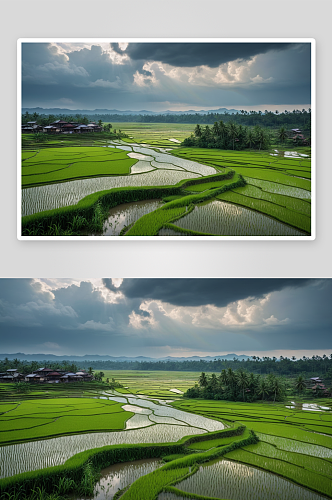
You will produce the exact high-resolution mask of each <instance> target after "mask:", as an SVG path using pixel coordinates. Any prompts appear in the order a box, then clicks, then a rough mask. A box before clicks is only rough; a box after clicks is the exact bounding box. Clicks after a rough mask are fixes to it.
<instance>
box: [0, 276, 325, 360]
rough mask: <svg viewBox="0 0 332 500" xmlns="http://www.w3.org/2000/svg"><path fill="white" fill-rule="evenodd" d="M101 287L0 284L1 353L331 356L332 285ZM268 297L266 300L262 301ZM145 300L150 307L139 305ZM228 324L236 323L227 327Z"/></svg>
mask: <svg viewBox="0 0 332 500" xmlns="http://www.w3.org/2000/svg"><path fill="white" fill-rule="evenodd" d="M53 281H54V280H53ZM68 282H70V280H68ZM51 283H52V280H51V281H50V282H49V283H48V286H50V284H51ZM104 284H105V285H106V287H105V288H104V287H103V286H101V285H100V283H99V284H98V287H97V288H96V286H95V285H93V284H92V283H91V282H90V281H83V280H82V281H79V280H76V284H71V285H70V286H65V284H63V283H62V282H61V281H59V282H58V283H57V284H56V285H54V286H53V289H52V290H49V289H45V287H46V286H47V285H46V283H45V282H44V283H42V284H41V283H40V282H38V281H37V282H36V281H35V280H30V279H1V280H0V329H1V334H0V335H1V345H2V352H19V351H20V352H44V353H45V352H50V351H51V350H52V349H53V351H54V350H55V352H60V351H59V349H61V353H62V354H89V353H99V354H113V355H144V354H145V355H149V354H152V352H151V351H150V352H148V351H147V350H148V349H152V350H153V349H155V350H154V351H153V353H154V355H156V356H161V355H163V353H164V351H163V350H164V349H166V350H167V349H178V348H181V349H185V350H189V351H190V350H191V349H193V350H196V351H200V352H202V353H203V352H216V353H217V352H218V351H219V352H225V351H229V352H234V351H235V352H239V351H241V350H251V351H254V350H257V352H258V351H260V350H268V349H304V348H306V349H331V347H332V346H331V298H332V280H331V279H326V280H324V279H317V280H314V279H283V278H282V279H125V280H124V281H123V283H122V285H121V286H120V287H119V288H114V287H113V286H112V284H111V282H110V280H109V279H105V280H104ZM109 290H111V293H110V292H109ZM113 292H121V293H118V294H117V295H116V296H115V295H114V294H113ZM273 292H276V293H273ZM266 294H270V295H269V298H268V299H264V300H260V299H259V298H260V297H263V296H265V295H266ZM148 299H152V302H151V303H149V302H147V303H145V304H144V302H145V301H148ZM153 299H154V300H160V301H163V304H164V307H159V304H158V303H155V302H154V301H153ZM241 299H244V300H243V302H242V304H240V307H238V305H239V304H237V303H236V301H238V300H241ZM245 299H247V300H245ZM248 299H250V300H248ZM251 299H252V300H251ZM234 301H235V304H234ZM166 302H167V303H168V304H166ZM169 304H171V305H169ZM209 304H215V306H217V308H211V307H208V305H209ZM140 306H141V307H142V309H141V308H140ZM173 306H174V307H173ZM180 306H185V307H183V309H179V307H180ZM188 306H192V307H193V306H203V307H197V309H192V308H191V307H188ZM226 306H227V311H225V310H223V307H226ZM145 309H147V310H145ZM226 312H227V315H226ZM230 317H231V318H233V319H235V320H236V321H235V322H231V323H230V322H228V321H227V320H228V319H229V318H230ZM222 319H226V321H221V320H222Z"/></svg>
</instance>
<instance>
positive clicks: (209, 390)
mask: <svg viewBox="0 0 332 500" xmlns="http://www.w3.org/2000/svg"><path fill="white" fill-rule="evenodd" d="M286 389H287V383H286V381H285V380H284V379H282V378H281V377H277V376H276V375H274V374H273V373H269V374H268V375H267V376H266V377H262V376H261V375H259V374H255V373H252V372H247V371H246V370H243V369H242V368H240V369H239V370H232V368H228V369H227V370H225V369H223V370H222V371H221V373H220V375H219V376H217V375H216V374H215V373H212V375H211V376H208V375H206V373H205V372H202V373H201V375H200V377H199V379H198V383H196V384H195V386H194V387H191V388H189V389H188V390H187V391H186V393H185V394H184V397H187V398H203V399H217V400H218V399H221V400H227V401H246V402H253V401H257V400H263V401H264V400H267V401H274V402H275V401H283V399H284V398H285V395H286ZM289 389H291V392H292V393H297V394H298V395H301V394H303V392H304V391H305V390H306V389H307V383H306V380H305V378H304V377H303V375H299V376H298V377H297V378H296V379H295V381H294V382H293V383H292V386H291V387H290V388H289ZM289 395H290V394H289ZM316 395H317V394H316Z"/></svg>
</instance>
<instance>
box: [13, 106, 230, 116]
mask: <svg viewBox="0 0 332 500" xmlns="http://www.w3.org/2000/svg"><path fill="white" fill-rule="evenodd" d="M26 111H28V113H38V114H39V115H74V116H75V115H76V114H77V115H183V114H186V115H194V114H196V113H198V114H200V115H207V114H208V113H221V114H222V113H230V114H233V113H237V112H238V111H239V110H238V109H227V108H219V109H209V110H207V111H206V110H203V109H202V110H200V111H195V110H194V109H190V110H188V111H169V110H167V111H147V110H146V109H142V110H141V111H130V110H126V111H120V110H118V109H93V110H92V109H65V108H38V107H37V108H22V113H25V112H26Z"/></svg>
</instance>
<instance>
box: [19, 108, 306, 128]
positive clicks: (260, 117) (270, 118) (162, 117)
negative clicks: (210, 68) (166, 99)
mask: <svg viewBox="0 0 332 500" xmlns="http://www.w3.org/2000/svg"><path fill="white" fill-rule="evenodd" d="M26 117H28V118H29V119H26ZM22 118H24V120H25V121H23V123H27V122H29V121H37V122H38V123H39V121H41V120H43V119H44V118H47V119H50V121H49V123H52V121H55V120H65V121H79V122H80V123H84V124H85V122H84V121H83V120H88V122H91V121H95V122H99V121H101V122H120V123H122V122H123V123H130V122H136V123H192V124H195V123H200V124H201V125H205V124H208V125H212V124H213V123H215V122H216V121H220V120H223V121H224V122H226V123H227V122H229V121H233V122H235V123H237V124H239V125H246V126H249V127H254V126H255V125H260V126H262V127H268V128H279V127H282V126H284V127H287V128H300V129H302V130H304V131H308V132H309V131H310V129H311V109H310V108H309V109H308V110H306V109H302V110H299V109H294V110H293V111H287V110H285V111H284V112H283V113H280V112H279V111H277V110H276V111H267V110H265V111H264V113H263V112H262V111H244V110H243V109H242V110H240V111H239V112H237V113H227V112H226V113H206V114H200V113H183V114H178V115H170V114H155V115H143V114H140V115H130V114H129V115H120V114H108V113H107V114H91V115H89V118H87V117H86V116H84V115H81V114H75V115H65V114H59V115H40V114H38V113H36V112H35V113H28V112H27V111H26V112H25V113H24V114H23V115H22ZM40 124H41V125H44V123H40Z"/></svg>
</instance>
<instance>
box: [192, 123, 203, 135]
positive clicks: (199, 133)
mask: <svg viewBox="0 0 332 500" xmlns="http://www.w3.org/2000/svg"><path fill="white" fill-rule="evenodd" d="M194 134H195V136H196V137H198V138H200V137H202V129H201V127H200V125H198V124H197V125H196V127H195V130H194Z"/></svg>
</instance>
